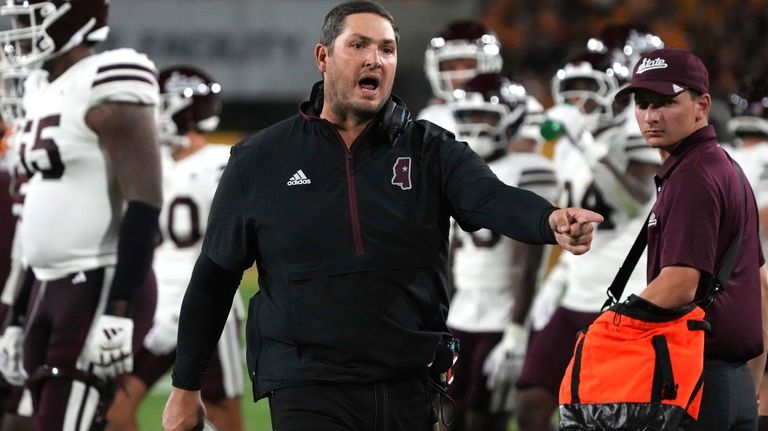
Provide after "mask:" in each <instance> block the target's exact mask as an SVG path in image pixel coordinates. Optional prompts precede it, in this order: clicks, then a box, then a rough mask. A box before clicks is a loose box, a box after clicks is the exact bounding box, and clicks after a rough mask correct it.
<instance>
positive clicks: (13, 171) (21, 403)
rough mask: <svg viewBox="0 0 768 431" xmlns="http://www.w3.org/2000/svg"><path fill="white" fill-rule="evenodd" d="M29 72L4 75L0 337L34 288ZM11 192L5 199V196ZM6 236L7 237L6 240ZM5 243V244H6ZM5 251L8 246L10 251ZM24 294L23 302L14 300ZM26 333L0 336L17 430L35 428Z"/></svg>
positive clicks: (5, 406)
mask: <svg viewBox="0 0 768 431" xmlns="http://www.w3.org/2000/svg"><path fill="white" fill-rule="evenodd" d="M28 72H29V71H28V70H25V69H21V70H6V71H5V73H3V74H2V76H0V115H1V116H2V119H3V124H4V126H5V127H6V130H5V133H4V135H3V140H2V148H3V155H2V157H1V158H0V165H1V166H2V167H0V170H2V173H3V175H7V177H6V178H7V181H8V182H7V183H6V182H4V183H3V190H2V192H3V194H4V195H5V196H7V197H8V206H7V207H6V206H3V209H4V210H5V209H6V208H7V212H6V211H4V212H3V222H2V223H3V229H4V230H6V234H5V235H3V241H4V242H3V247H4V249H3V251H4V252H5V251H7V252H8V253H9V254H8V255H7V259H8V260H7V261H6V262H5V263H7V264H8V267H7V272H5V271H4V272H3V276H4V277H3V278H2V279H0V282H1V283H2V284H0V287H2V295H0V327H1V328H2V329H1V330H0V333H5V328H6V327H7V326H8V325H9V324H11V322H15V321H16V320H17V316H20V315H23V314H24V311H22V310H23V309H25V308H26V307H25V306H24V305H25V303H26V298H27V297H28V293H29V291H30V289H31V282H32V280H33V275H32V273H31V271H30V270H29V268H28V266H27V265H26V264H25V263H24V262H22V253H21V241H20V239H19V236H18V235H16V232H17V231H18V230H19V226H20V223H21V219H20V218H19V217H20V215H21V205H22V204H23V200H24V196H23V190H24V183H25V182H26V180H27V175H26V172H25V170H24V168H23V166H21V163H20V161H19V154H18V152H19V147H18V139H16V138H17V137H18V136H19V133H20V132H21V129H22V128H23V121H24V118H23V109H22V95H23V87H24V81H25V80H26V77H27V75H28ZM6 193H7V194H6ZM6 235H7V236H6ZM6 241H7V242H6ZM5 247H8V248H7V249H6V248H5ZM22 291H23V292H24V293H23V294H22V296H23V298H24V299H23V300H22V301H19V302H17V301H16V298H17V296H18V295H19V294H20V292H22ZM21 342H22V333H21V331H20V328H16V329H12V330H11V331H9V332H7V333H5V336H4V337H0V370H2V373H3V378H2V386H1V387H2V389H0V402H1V403H2V412H3V419H4V420H3V428H2V429H13V430H25V429H31V421H30V417H31V415H32V406H31V402H30V400H31V396H30V393H29V391H28V390H27V389H25V388H24V387H23V386H22V385H23V383H24V382H25V381H26V377H27V376H26V372H25V371H24V369H23V366H22V364H21V362H20V360H19V358H18V357H17V355H20V352H21V347H22V346H21ZM6 412H8V413H9V415H7V416H6V415H5V413H6Z"/></svg>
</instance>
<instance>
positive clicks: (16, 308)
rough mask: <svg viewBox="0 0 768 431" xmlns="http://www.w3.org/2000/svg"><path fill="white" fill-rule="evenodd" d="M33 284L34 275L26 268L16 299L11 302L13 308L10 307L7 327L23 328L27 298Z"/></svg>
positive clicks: (30, 269)
mask: <svg viewBox="0 0 768 431" xmlns="http://www.w3.org/2000/svg"><path fill="white" fill-rule="evenodd" d="M34 282H35V273H33V272H32V268H31V267H30V268H27V270H26V271H24V279H23V280H22V281H21V286H20V287H19V291H18V292H17V293H16V298H14V300H13V306H12V307H11V316H10V319H9V321H8V325H9V326H24V323H25V319H26V314H27V305H28V304H29V297H30V295H31V294H32V284H34Z"/></svg>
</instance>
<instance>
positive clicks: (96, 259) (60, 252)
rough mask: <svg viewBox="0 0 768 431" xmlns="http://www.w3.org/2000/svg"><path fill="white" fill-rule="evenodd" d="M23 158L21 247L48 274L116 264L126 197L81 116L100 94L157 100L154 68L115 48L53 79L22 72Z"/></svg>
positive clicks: (40, 271)
mask: <svg viewBox="0 0 768 431" xmlns="http://www.w3.org/2000/svg"><path fill="white" fill-rule="evenodd" d="M27 81H28V84H32V85H26V86H25V87H26V90H25V95H24V107H25V113H26V114H25V123H24V129H23V130H22V132H21V136H20V137H19V139H20V147H21V148H20V153H21V160H20V162H21V164H22V165H23V166H24V167H25V169H26V170H27V171H28V172H29V174H30V179H29V181H28V182H27V187H26V197H25V201H24V207H23V212H22V217H23V219H24V223H23V224H22V229H21V238H22V242H23V244H24V255H25V257H26V260H27V261H28V262H29V264H30V265H31V266H32V268H33V270H34V272H35V275H36V276H37V277H38V278H39V279H41V280H51V279H57V278H61V277H64V276H66V275H67V274H70V273H72V272H75V271H80V270H86V269H90V268H96V267H100V266H105V265H113V264H115V262H116V260H117V240H118V232H119V226H120V222H121V215H122V212H123V199H122V197H121V195H120V191H119V188H118V185H117V183H116V180H115V177H114V174H113V172H112V168H111V165H110V162H109V158H108V157H107V155H106V154H105V151H104V149H103V148H102V146H101V143H100V142H99V137H98V136H97V135H96V133H94V131H93V130H91V129H90V128H89V127H88V126H87V125H86V124H85V116H86V113H87V112H88V110H89V109H90V108H92V107H94V106H96V105H99V104H100V103H104V102H125V103H136V104H142V105H149V106H157V104H158V101H159V88H158V85H157V70H156V69H155V66H154V64H153V63H152V62H151V61H150V60H149V59H148V58H147V57H146V56H144V55H143V54H139V53H137V52H136V51H133V50H131V49H118V50H112V51H106V52H103V53H100V54H95V55H91V56H89V57H86V58H84V59H82V60H80V61H78V62H77V63H75V64H74V65H72V66H71V67H70V68H69V69H67V70H66V71H65V72H64V73H63V74H62V75H61V76H59V77H58V78H56V79H55V80H54V81H53V82H48V80H47V79H43V77H38V74H35V76H30V77H29V78H27Z"/></svg>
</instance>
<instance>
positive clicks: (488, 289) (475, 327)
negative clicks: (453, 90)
mask: <svg viewBox="0 0 768 431" xmlns="http://www.w3.org/2000/svg"><path fill="white" fill-rule="evenodd" d="M488 166H489V167H490V168H491V170H492V171H493V172H494V173H495V174H496V175H497V176H498V177H499V179H500V180H501V181H503V182H504V183H506V184H509V185H513V186H516V187H520V188H524V189H528V190H531V191H533V192H535V193H537V194H539V195H540V196H542V197H544V198H546V199H548V200H549V201H550V202H554V200H555V199H556V197H557V195H558V189H557V181H556V178H555V172H554V170H553V165H552V162H551V161H550V160H548V159H547V158H545V157H544V156H542V155H540V154H534V153H509V154H507V155H505V156H504V157H502V158H500V159H498V160H495V161H492V162H490V163H488ZM454 234H455V239H454V246H455V248H454V249H453V251H452V253H453V267H452V271H453V283H454V286H455V287H456V292H455V294H454V296H453V298H452V299H451V306H450V309H449V310H450V311H449V312H448V326H450V327H451V328H455V329H459V330H463V331H469V332H480V331H483V332H484V331H503V330H504V328H505V327H506V326H507V325H508V324H509V322H510V321H511V314H512V306H513V303H514V292H513V286H512V284H511V282H512V277H513V275H514V274H513V271H514V268H513V266H512V258H513V244H514V240H512V239H510V238H507V237H505V236H503V235H500V234H498V233H495V232H492V231H490V230H488V229H480V230H478V231H476V232H465V231H463V230H461V229H459V228H456V229H454Z"/></svg>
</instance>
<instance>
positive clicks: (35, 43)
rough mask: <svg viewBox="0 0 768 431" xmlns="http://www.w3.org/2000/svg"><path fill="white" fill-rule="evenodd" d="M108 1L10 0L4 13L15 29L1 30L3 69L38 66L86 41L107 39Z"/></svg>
mask: <svg viewBox="0 0 768 431" xmlns="http://www.w3.org/2000/svg"><path fill="white" fill-rule="evenodd" d="M107 3H108V2H107V1H106V0H78V1H76V0H69V1H63V0H49V1H39V0H37V1H36V0H28V1H20V0H7V3H6V5H5V6H2V7H0V15H1V16H4V17H7V18H9V19H10V20H11V26H10V27H11V29H10V30H5V31H2V32H0V52H2V57H3V59H2V66H3V70H7V68H8V67H10V68H19V67H25V68H29V69H38V68H40V67H42V66H43V64H44V63H45V62H46V61H48V60H50V59H53V58H56V57H57V56H59V55H61V54H63V53H65V52H68V51H69V50H71V49H72V48H74V47H76V46H78V45H80V44H82V43H86V42H87V43H97V42H101V41H104V40H106V38H107V34H108V33H109V27H108V26H107V25H106V16H107Z"/></svg>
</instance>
